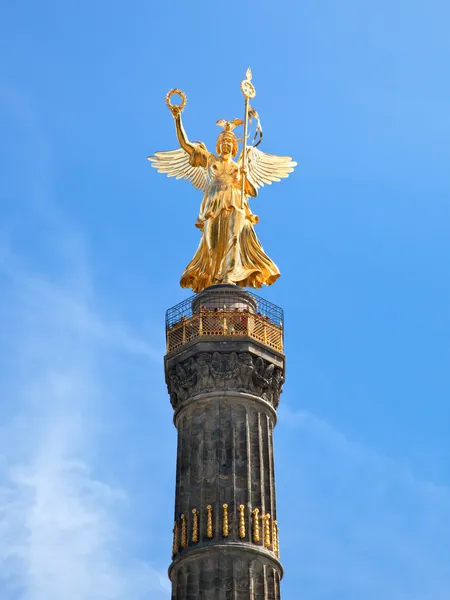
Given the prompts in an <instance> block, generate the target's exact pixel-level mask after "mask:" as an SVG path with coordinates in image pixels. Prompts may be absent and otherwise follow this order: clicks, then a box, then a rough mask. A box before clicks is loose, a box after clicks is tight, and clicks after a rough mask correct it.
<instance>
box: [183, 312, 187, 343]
mask: <svg viewBox="0 0 450 600" xmlns="http://www.w3.org/2000/svg"><path fill="white" fill-rule="evenodd" d="M182 321H183V344H185V343H186V317H185V316H184V315H183V318H182Z"/></svg>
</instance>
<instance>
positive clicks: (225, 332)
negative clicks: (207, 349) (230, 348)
mask: <svg viewBox="0 0 450 600" xmlns="http://www.w3.org/2000/svg"><path fill="white" fill-rule="evenodd" d="M226 310H227V307H226V305H225V304H224V305H223V335H227V317H226V312H225V311H226Z"/></svg>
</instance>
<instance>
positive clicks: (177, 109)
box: [166, 88, 187, 116]
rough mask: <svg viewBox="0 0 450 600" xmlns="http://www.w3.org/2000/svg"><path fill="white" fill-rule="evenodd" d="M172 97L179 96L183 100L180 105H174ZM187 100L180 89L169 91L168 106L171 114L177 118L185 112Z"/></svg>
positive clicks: (167, 96)
mask: <svg viewBox="0 0 450 600" xmlns="http://www.w3.org/2000/svg"><path fill="white" fill-rule="evenodd" d="M172 96H179V97H180V98H181V102H180V104H172V102H171V98H172ZM186 102H187V98H186V94H185V93H184V92H183V91H181V90H179V89H178V88H173V89H172V90H169V91H168V92H167V95H166V104H167V106H168V108H169V110H170V112H171V113H172V114H173V115H174V116H175V115H177V114H180V113H182V112H183V110H184V107H185V106H186Z"/></svg>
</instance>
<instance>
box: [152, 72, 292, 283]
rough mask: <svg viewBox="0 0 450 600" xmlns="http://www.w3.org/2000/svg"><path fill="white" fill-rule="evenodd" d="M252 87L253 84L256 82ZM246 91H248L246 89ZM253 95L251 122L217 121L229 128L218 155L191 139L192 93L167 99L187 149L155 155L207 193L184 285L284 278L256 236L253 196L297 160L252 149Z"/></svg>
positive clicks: (162, 169) (164, 167) (165, 168)
mask: <svg viewBox="0 0 450 600" xmlns="http://www.w3.org/2000/svg"><path fill="white" fill-rule="evenodd" d="M247 79H248V76H247ZM246 83H247V84H249V83H250V81H249V80H248V81H247V82H246ZM243 84H244V82H243ZM250 86H251V87H253V86H252V84H251V83H250ZM241 87H242V86H241ZM247 90H248V88H247ZM253 90H254V88H253ZM243 92H244V95H246V91H244V88H243ZM250 92H251V88H250ZM247 93H248V92H247ZM173 94H179V95H180V96H181V98H182V103H181V104H179V105H175V104H171V103H170V96H171V95H173ZM253 95H254V94H253ZM249 97H253V96H251V95H250V96H249ZM249 97H247V95H246V111H245V117H246V120H245V122H244V121H242V120H241V119H234V120H233V121H224V120H221V121H218V122H217V124H218V125H220V126H221V127H222V128H223V130H222V131H221V132H220V134H219V136H218V138H217V142H216V154H213V153H212V152H209V151H208V150H207V149H206V146H205V145H204V144H203V143H201V142H191V141H189V139H188V137H187V135H186V132H185V130H184V127H183V123H182V120H181V112H182V110H183V108H184V105H185V103H186V97H185V95H184V93H183V92H181V91H180V90H171V91H170V92H169V94H168V96H167V99H166V100H167V104H168V106H169V108H170V110H171V112H172V115H173V118H174V121H175V127H176V133H177V137H178V141H179V143H180V146H181V148H178V149H177V150H170V151H168V152H155V156H150V157H149V160H150V161H151V162H152V166H153V167H155V168H156V169H158V172H159V173H166V174H167V176H168V177H176V178H177V179H187V180H188V181H190V182H191V183H192V184H193V185H194V187H196V188H197V189H199V190H201V191H202V192H203V194H204V195H203V201H202V204H201V206H200V213H199V215H198V218H197V222H196V223H195V225H196V227H198V228H199V229H200V231H201V238H200V243H199V246H198V249H197V252H196V253H195V255H194V257H193V259H192V260H191V262H190V263H189V264H188V266H187V267H186V269H185V270H184V272H183V274H182V276H181V281H180V285H181V287H184V288H192V290H193V291H194V292H200V291H201V290H203V289H205V288H206V287H209V286H211V285H215V284H224V283H228V284H235V285H238V286H241V287H252V288H260V287H261V286H262V285H263V284H266V285H271V284H272V283H274V281H276V279H278V277H279V276H280V272H279V270H278V268H277V266H276V265H275V263H274V262H273V261H272V260H271V259H270V258H269V257H268V256H267V254H266V253H265V252H264V250H263V247H262V245H261V243H260V241H259V240H258V238H257V236H256V233H255V230H254V225H256V223H258V220H259V219H258V217H257V216H256V215H254V214H253V212H252V211H251V209H250V205H249V198H250V197H252V198H256V196H257V195H258V188H260V187H262V186H263V185H264V184H271V183H272V182H273V181H280V179H281V178H285V177H288V175H289V173H291V172H292V171H293V168H294V167H295V166H296V164H297V163H296V162H294V161H292V160H291V158H290V157H288V156H274V155H271V154H266V153H264V152H261V151H260V150H259V149H258V148H257V147H256V145H254V146H250V147H248V148H247V147H246V141H247V140H246V138H247V119H248V115H249V114H250V115H252V114H253V116H256V117H257V113H256V111H254V110H253V109H251V107H250V109H251V111H252V112H250V109H249V103H248V98H249ZM243 124H244V125H245V132H244V139H243V146H244V147H243V151H242V152H241V155H240V158H239V160H238V161H237V162H235V161H234V160H233V159H234V158H235V157H236V155H237V153H238V148H239V146H238V142H239V140H238V138H237V137H236V134H235V133H234V129H235V128H236V127H237V126H239V125H243Z"/></svg>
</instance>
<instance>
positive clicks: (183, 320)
mask: <svg viewBox="0 0 450 600" xmlns="http://www.w3.org/2000/svg"><path fill="white" fill-rule="evenodd" d="M283 320H284V315H283V309H282V308H280V307H279V306H276V305H275V304H272V303H271V302H268V301H267V300H265V299H264V298H261V297H259V296H257V295H256V294H253V293H252V292H248V291H246V290H244V289H242V288H240V287H238V286H236V285H228V284H223V285H214V286H211V287H208V288H206V289H205V290H203V291H202V292H200V293H199V294H196V295H194V296H191V297H190V298H187V299H186V300H183V302H180V303H179V304H177V305H176V306H173V307H172V308H169V309H168V310H167V312H166V344H167V353H168V354H170V353H171V352H173V351H175V350H177V349H179V348H180V347H181V346H183V345H184V344H187V343H189V342H191V341H193V340H196V339H198V338H218V337H221V338H239V337H241V338H244V337H246V338H252V339H254V340H257V341H259V342H262V343H263V344H265V345H266V346H269V347H270V348H273V349H274V350H277V351H278V352H281V353H282V352H283Z"/></svg>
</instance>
